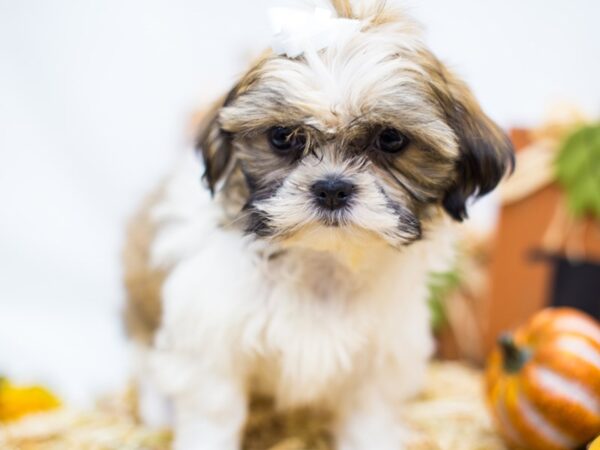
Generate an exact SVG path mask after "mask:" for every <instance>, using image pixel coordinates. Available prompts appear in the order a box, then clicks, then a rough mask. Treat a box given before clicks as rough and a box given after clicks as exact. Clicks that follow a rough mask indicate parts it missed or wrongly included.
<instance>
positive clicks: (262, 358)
mask: <svg viewBox="0 0 600 450" xmlns="http://www.w3.org/2000/svg"><path fill="white" fill-rule="evenodd" d="M193 168H194V165H193V164H189V162H188V164H184V165H183V166H182V168H181V169H180V170H179V171H178V173H177V174H176V175H175V176H174V177H173V178H172V179H171V181H170V182H169V184H168V185H167V188H166V190H165V196H164V199H163V200H162V202H161V203H160V204H159V205H158V206H157V207H156V208H155V211H154V220H155V222H156V226H157V229H158V233H157V235H156V239H155V241H154V243H153V246H152V258H153V261H154V264H155V265H158V266H161V267H163V268H168V275H167V278H166V282H165V285H164V288H163V295H162V298H163V304H162V309H163V318H162V322H161V323H162V325H161V328H160V331H159V334H158V340H157V342H159V346H161V347H162V348H163V349H166V350H167V351H169V352H179V353H185V354H189V355H194V357H195V358H198V361H199V364H198V365H199V369H198V370H207V371H215V372H216V373H218V372H219V371H232V370H233V371H238V372H240V373H242V372H243V373H244V374H245V379H246V381H247V383H249V384H250V383H252V384H255V386H258V387H259V388H260V389H265V388H266V389H267V390H269V391H270V392H271V393H273V394H275V395H276V397H277V399H278V400H279V402H280V403H281V404H283V405H286V406H289V405H298V404H303V403H307V402H311V401H315V400H320V401H322V400H327V399H330V400H333V401H335V399H336V397H338V395H339V393H340V392H341V391H343V390H344V389H347V388H348V387H349V386H351V385H352V383H353V381H354V380H358V379H359V378H361V377H362V376H369V375H368V373H367V372H368V370H372V369H373V367H378V372H379V373H384V374H388V375H389V374H390V373H393V372H394V371H406V370H408V371H410V370H411V367H414V366H413V364H412V361H411V360H412V359H413V358H415V357H416V358H418V359H419V361H420V360H422V359H423V357H426V356H427V355H429V354H430V352H431V349H432V345H431V337H430V336H429V323H428V317H429V314H428V311H427V305H426V295H427V290H426V277H427V275H428V273H429V272H430V271H432V270H434V269H435V268H436V267H434V266H435V262H436V261H431V260H430V258H428V257H430V256H431V254H432V246H434V248H435V250H434V251H433V253H434V254H436V253H437V254H438V257H440V258H441V256H440V255H441V252H442V251H444V249H442V248H440V245H441V244H440V236H432V239H433V238H434V237H437V239H436V240H435V241H434V240H425V241H423V242H419V243H415V244H413V245H412V246H410V247H407V248H406V249H405V250H404V251H401V252H398V251H397V250H393V249H391V248H389V249H388V248H386V247H385V246H382V245H379V244H375V243H373V244H370V243H368V245H362V246H361V245H358V244H351V243H348V242H344V241H343V240H341V241H340V242H338V243H337V244H335V245H338V246H339V248H338V249H337V250H342V249H345V250H343V251H338V252H336V254H338V255H341V256H338V257H333V256H331V254H330V253H327V252H324V251H315V250H314V249H302V248H298V247H297V246H293V245H292V246H288V247H285V246H284V247H279V246H278V247H276V248H275V247H273V246H272V245H270V244H265V243H261V242H260V241H253V240H251V239H249V238H246V237H244V236H243V235H242V234H241V233H240V232H238V231H237V230H234V229H226V228H220V227H219V226H218V225H217V223H218V222H217V221H218V218H219V210H218V206H216V205H215V204H214V203H213V202H212V200H211V199H210V198H209V196H208V195H207V194H205V193H204V192H203V191H202V189H201V186H199V183H198V181H197V173H199V172H195V171H194V170H193ZM334 241H335V240H331V242H334ZM442 241H444V244H445V238H444V239H442ZM332 245H333V244H332ZM446 247H448V246H447V245H446ZM437 262H438V263H439V261H437ZM223 347H226V348H234V349H236V351H235V352H234V354H233V357H232V358H224V357H223V355H222V354H221V353H220V348H223ZM404 378H406V375H404ZM395 388H396V389H395V392H401V391H402V390H403V389H398V386H396V387H395ZM406 389H408V390H410V389H411V387H410V386H407V387H406Z"/></svg>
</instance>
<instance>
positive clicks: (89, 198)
mask: <svg viewBox="0 0 600 450" xmlns="http://www.w3.org/2000/svg"><path fill="white" fill-rule="evenodd" d="M267 3H268V2H267V1H266V0H264V1H263V0H253V1H248V0H219V1H208V0H170V1H168V2H167V1H164V0H163V1H160V0H128V1H122V0H103V1H97V0H94V1H92V0H54V1H52V2H49V1H42V0H0V375H7V376H9V377H11V378H14V379H16V380H19V381H22V382H28V381H38V382H43V383H45V384H46V385H49V386H51V387H52V388H54V390H55V391H57V392H58V393H60V395H61V396H63V397H64V398H66V399H67V400H69V401H71V402H74V403H76V404H86V403H89V402H90V401H91V400H92V399H93V398H94V397H95V396H96V395H97V394H98V393H100V392H105V391H108V390H111V389H114V388H115V387H118V386H120V385H122V383H123V381H124V380H125V379H126V378H127V371H128V355H127V347H126V345H125V339H124V335H123V332H122V329H121V324H120V321H119V310H120V305H121V302H122V300H123V288H122V281H121V267H120V247H121V244H122V241H123V234H124V227H125V222H126V219H127V217H128V215H129V214H130V213H131V212H132V210H133V209H134V208H135V206H136V204H138V203H139V201H140V200H141V198H142V197H143V195H144V193H146V192H147V191H148V190H149V189H150V188H151V187H152V186H153V184H154V183H156V182H157V180H159V179H160V177H161V176H162V175H164V174H165V173H167V171H168V170H169V167H170V164H171V162H172V161H173V160H174V158H176V157H177V154H178V153H180V152H181V151H183V150H184V149H185V148H187V147H188V146H189V138H190V130H189V124H190V118H191V115H192V114H193V112H194V111H196V110H197V109H199V108H201V107H202V105H204V104H205V103H206V102H210V101H211V100H213V99H215V98H216V97H218V96H219V95H220V94H221V93H222V92H223V91H225V90H226V89H228V88H229V87H230V86H231V85H232V84H233V82H234V80H235V78H236V75H237V74H239V73H240V72H241V71H242V70H243V69H244V67H245V66H246V64H247V62H248V60H249V59H250V58H251V57H252V56H254V55H256V54H258V52H260V51H261V50H262V49H263V48H264V47H266V46H267V45H268V42H269V35H270V31H269V27H268V24H267V21H266V14H265V8H266V6H267ZM401 3H402V4H403V5H406V7H407V8H408V10H409V11H410V13H411V14H412V15H413V16H415V17H416V18H417V19H418V20H419V21H420V22H421V23H422V24H423V25H424V28H425V31H426V37H427V41H428V43H429V44H430V46H431V47H432V48H433V50H434V51H435V52H437V54H438V55H439V56H440V57H441V58H442V59H443V60H444V61H445V62H447V63H448V64H449V65H450V66H451V67H453V68H454V69H455V70H456V71H457V72H458V73H459V74H461V75H462V76H463V77H464V78H465V79H466V80H467V82H468V83H469V84H470V85H471V87H472V88H473V90H474V91H475V93H476V95H477V97H478V98H479V100H480V101H481V103H482V105H483V107H484V109H485V110H486V111H487V112H488V113H489V115H490V116H491V117H492V118H494V119H495V120H496V121H498V122H499V123H500V124H501V125H502V126H504V127H505V128H506V129H514V128H518V129H519V130H520V131H515V132H514V133H513V137H515V139H517V140H519V139H520V140H519V145H521V146H526V145H529V144H531V143H532V142H535V141H536V139H538V137H539V133H538V134H536V133H531V132H530V131H527V130H532V129H536V130H539V127H541V126H542V125H543V124H544V123H546V121H547V120H548V119H547V116H548V112H549V111H551V112H552V114H554V116H556V115H557V111H558V115H559V116H560V114H561V113H562V112H564V111H565V110H566V111H567V112H569V114H570V116H569V118H567V119H565V120H567V121H569V120H575V119H573V117H574V116H576V117H575V118H576V120H578V121H585V120H586V119H584V118H586V117H590V118H595V119H596V120H597V118H598V115H599V114H600V82H599V80H600V28H599V27H598V17H600V3H599V2H598V1H596V0H571V1H568V2H567V1H558V0H557V1H547V0H528V1H527V2H524V1H518V0H501V1H500V0H490V1H486V2H478V1H474V0H453V1H448V0H419V1H417V0H406V1H403V2H401ZM557 104H558V105H569V106H568V107H566V106H560V107H559V108H558V109H557V107H556V106H553V105H557ZM574 111H576V112H574ZM559 128H560V127H559ZM561 130H562V129H561ZM544 132H545V133H546V135H545V136H546V137H548V136H550V137H551V138H557V136H556V133H560V132H561V131H560V130H559V131H556V127H554V128H552V127H550V129H548V128H546V129H543V130H542V131H541V133H544ZM515 133H516V134H515ZM532 170H533V171H534V172H536V169H535V168H534V169H532ZM536 173H537V172H536ZM199 175H200V174H199ZM599 179H600V177H599ZM547 181H548V180H546V182H547ZM517 190H519V189H517ZM522 191H523V190H522V189H521V190H520V191H519V194H520V195H521V196H520V197H519V196H517V197H518V200H519V201H520V200H522V199H523V197H524V196H527V195H529V194H531V192H532V191H531V192H530V191H527V190H526V192H524V193H523V192H522ZM513 200H514V199H513ZM504 201H505V200H503V199H502V198H501V197H500V195H499V194H496V195H495V196H492V197H490V198H486V199H485V200H484V201H483V202H481V203H480V204H478V205H477V206H476V207H475V208H474V211H473V216H474V220H473V222H472V224H473V225H472V227H473V229H475V230H477V231H476V232H475V233H479V234H477V235H478V236H486V235H487V233H488V232H489V231H490V230H494V229H496V227H497V225H498V211H499V210H500V209H502V208H509V209H510V208H511V207H512V206H510V205H509V206H501V205H504ZM536 202H537V201H536V200H532V201H531V203H527V202H525V203H523V202H521V203H520V204H519V205H518V208H520V209H519V211H517V212H515V211H514V210H511V211H512V212H511V211H509V213H508V215H509V218H508V219H507V220H509V222H510V221H511V220H512V219H510V214H513V215H514V214H516V219H515V220H514V221H513V222H510V223H508V224H505V225H506V226H508V228H505V229H504V231H501V232H500V235H501V236H500V237H501V239H505V241H504V242H511V241H512V240H513V238H512V237H511V236H512V235H514V234H515V232H516V231H522V228H521V226H522V225H524V226H525V227H527V226H528V225H527V224H528V221H527V220H525V221H523V217H525V216H524V214H527V212H528V211H529V212H531V211H539V210H540V209H539V208H541V209H542V210H543V209H544V208H546V209H547V210H548V211H549V212H548V214H547V218H544V219H543V223H540V224H539V227H542V228H544V229H545V228H546V227H547V225H548V223H549V222H551V220H550V219H549V218H552V217H554V218H555V216H556V214H555V212H554V203H556V202H557V200H552V199H549V200H546V199H544V200H543V201H542V200H540V202H541V203H540V204H541V205H542V206H541V207H540V206H539V204H538V203H536ZM544 205H545V206H544ZM502 217H507V216H506V215H504V216H502ZM544 217H546V216H544ZM556 220H558V219H556ZM556 220H555V221H556ZM596 225H597V223H596ZM540 229H541V228H540ZM507 230H508V231H507ZM507 233H508V234H507ZM511 233H513V234H512V235H511ZM516 234H517V235H519V236H521V234H520V233H518V232H517V233H516ZM530 234H531V235H532V236H540V235H541V234H544V233H541V232H540V231H539V229H535V227H532V228H531V229H530ZM482 239H483V240H485V239H486V238H485V237H484V238H482ZM556 240H557V239H555V241H556ZM559 240H560V239H559ZM474 242H475V238H474ZM477 242H479V241H477ZM523 245H524V246H526V245H527V244H526V243H524V244H523ZM585 245H587V244H584V246H585ZM593 245H594V244H592V246H593ZM474 246H475V247H476V244H474ZM580 247H581V246H580ZM493 248H494V247H493V246H492V245H487V246H486V247H485V250H484V251H483V254H484V256H483V257H482V259H483V260H484V262H483V263H482V264H484V265H485V264H489V262H488V261H489V255H490V252H493ZM502 248H504V246H502ZM469 251H471V252H472V253H473V252H474V253H475V254H480V253H481V252H480V253H477V252H478V251H479V250H477V249H476V250H473V249H471V250H469ZM511 251H512V250H511ZM514 251H519V250H518V249H515V250H514ZM512 257H514V253H513V254H508V255H504V256H501V257H499V258H498V259H499V260H502V258H504V259H506V258H508V259H509V260H510V258H512ZM542 257H543V255H542ZM494 264H496V263H493V264H492V266H493V267H492V269H491V273H492V275H491V277H492V278H494V277H500V279H501V284H502V283H505V284H506V283H509V284H510V281H509V280H510V278H507V277H510V276H512V275H514V272H515V268H514V267H513V268H512V269H511V270H512V272H511V271H510V270H509V271H508V273H507V272H506V270H507V269H506V268H507V267H508V266H510V264H509V265H508V266H507V265H502V264H504V263H502V264H500V263H498V264H499V265H498V264H496V265H495V266H494ZM476 272H477V271H476V270H475V269H473V271H472V273H476ZM523 273H524V272H523ZM535 276H537V277H538V278H536V280H538V279H539V280H538V281H539V283H542V284H544V285H547V284H548V283H549V281H548V279H547V277H548V276H547V275H543V274H541V275H540V274H537V275H535ZM535 276H534V278H535ZM502 277H504V278H502ZM544 277H546V278H544ZM502 280H504V281H502ZM528 280H529V279H528V278H526V279H525V281H524V282H525V283H526V284H527V283H528ZM492 290H493V289H492ZM597 292H598V291H597ZM494 295H501V294H494ZM502 295H511V296H512V295H513V294H511V293H508V294H502ZM523 295H524V296H525V300H519V301H518V304H519V305H523V304H524V302H525V303H526V302H527V301H528V300H527V297H528V296H531V297H532V298H536V299H538V298H541V297H542V296H548V293H547V292H546V293H536V292H526V293H524V294H523ZM492 297H493V295H492ZM535 301H538V302H539V301H541V300H535ZM534 303H535V302H534ZM598 303H600V294H599V298H598ZM467 307H468V306H467ZM490 308H491V309H490ZM494 308H495V307H494V306H493V305H492V306H489V307H488V309H487V311H490V310H491V311H493V310H494ZM528 312H529V311H528V309H527V308H525V309H523V308H522V307H521V310H520V314H522V315H524V314H528ZM455 314H456V313H455ZM507 320H508V319H507ZM450 321H451V319H450ZM509 322H510V321H509ZM500 325H502V326H504V325H506V324H500ZM442 334H443V331H442ZM450 340H451V341H457V340H458V341H459V343H458V344H456V342H453V343H452V344H449V347H451V348H452V349H451V350H449V351H450V353H454V354H456V353H457V352H458V353H459V354H464V353H465V352H466V353H469V352H470V353H473V352H475V353H477V352H478V351H479V352H480V350H473V349H466V350H465V349H464V348H462V347H461V345H460V341H461V338H460V337H459V338H458V339H457V338H456V337H454V339H450ZM463 341H464V338H463ZM477 357H478V355H475V356H474V358H477Z"/></svg>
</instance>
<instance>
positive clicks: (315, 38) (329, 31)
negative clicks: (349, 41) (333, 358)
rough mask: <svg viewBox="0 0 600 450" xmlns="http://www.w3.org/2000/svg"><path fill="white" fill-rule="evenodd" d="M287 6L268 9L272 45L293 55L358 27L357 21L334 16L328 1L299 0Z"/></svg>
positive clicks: (320, 46)
mask: <svg viewBox="0 0 600 450" xmlns="http://www.w3.org/2000/svg"><path fill="white" fill-rule="evenodd" d="M288 3H289V5H288V6H274V7H271V8H269V10H268V15H269V21H270V22H271V26H272V28H273V38H272V43H271V47H272V48H273V51H274V52H276V53H277V54H280V55H286V56H288V57H290V58H294V57H296V56H299V55H301V54H303V53H304V52H306V51H319V50H321V49H323V48H326V47H328V46H329V45H331V44H332V43H333V42H335V41H336V40H338V39H340V38H342V37H343V36H347V35H349V34H352V33H354V32H356V31H358V30H359V29H360V21H359V20H353V19H345V18H341V17H338V16H337V13H336V12H335V10H334V8H333V7H332V6H331V4H330V3H329V1H327V0H300V1H294V2H288Z"/></svg>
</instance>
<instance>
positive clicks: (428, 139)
mask: <svg viewBox="0 0 600 450" xmlns="http://www.w3.org/2000/svg"><path fill="white" fill-rule="evenodd" d="M361 18H362V17H361ZM363 20H364V18H363ZM364 23H365V25H364V26H363V28H362V30H361V32H359V33H356V34H355V35H353V36H350V37H348V38H347V39H345V40H344V41H343V42H337V43H336V44H335V45H332V46H330V47H328V48H326V49H325V50H322V51H320V52H318V53H310V52H308V53H305V54H304V55H303V56H301V57H298V58H294V59H291V58H287V57H284V56H277V55H267V56H265V57H263V58H262V59H261V60H260V61H259V62H258V63H257V64H256V65H255V66H254V67H252V68H251V69H250V70H249V71H248V73H247V74H246V75H245V76H244V77H242V79H241V80H240V82H239V83H238V84H237V85H236V86H235V87H234V88H233V89H232V91H231V92H230V93H229V95H228V96H227V97H226V98H225V99H224V101H223V102H222V103H220V104H219V105H218V107H217V108H215V110H214V113H213V114H212V115H210V116H209V117H208V119H207V121H206V123H205V124H204V126H203V129H202V132H201V137H200V140H199V147H200V149H201V151H202V154H203V156H204V162H205V167H206V173H205V176H206V179H207V181H208V183H209V185H210V187H211V189H213V190H214V189H218V188H217V187H218V186H220V188H219V189H222V190H225V191H226V190H228V189H236V190H237V191H240V189H241V192H242V194H241V196H242V197H243V205H241V204H240V214H242V215H243V217H244V218H245V219H246V228H247V231H249V232H251V233H254V234H255V235H257V236H260V237H265V238H273V239H290V238H293V237H294V236H296V235H299V234H303V233H306V232H307V230H320V229H330V230H331V229H335V230H339V231H340V232H342V231H348V230H350V231H352V232H361V233H366V234H369V235H371V236H376V237H377V238H380V239H383V240H384V241H385V242H386V243H388V244H391V245H392V246H394V247H400V246H402V245H406V244H409V243H411V242H414V241H415V240H418V239H419V238H420V237H421V236H422V234H423V231H424V230H425V229H426V228H427V227H426V225H427V221H428V220H430V219H431V218H432V216H433V215H435V214H434V212H435V211H439V210H440V209H444V210H445V211H446V212H447V213H448V214H449V215H450V216H452V217H453V218H454V219H456V220H462V219H463V218H464V217H465V216H466V202H467V200H468V199H469V197H471V196H474V195H483V194H485V193H487V192H489V191H490V190H491V189H493V188H494V187H495V186H496V184H497V183H498V182H499V180H500V179H501V177H502V176H503V175H504V173H505V172H506V171H507V169H508V168H509V167H510V166H511V164H512V148H511V145H510V143H509V141H508V139H507V138H506V137H505V135H504V134H503V133H502V132H501V131H500V130H499V128H498V127H497V126H496V125H495V124H494V123H493V122H491V121H490V120H489V119H488V118H487V117H486V116H485V115H484V113H483V112H482V111H481V109H480V108H479V106H478V104H477V103H476V101H475V100H474V98H473V96H472V95H471V93H470V92H469V90H468V89H467V87H466V86H465V85H464V84H463V83H462V82H460V81H459V80H457V79H456V78H455V77H454V75H452V74H451V73H450V72H449V71H448V70H447V69H446V68H445V67H444V66H443V65H442V64H441V63H440V62H439V61H438V60H437V59H436V58H435V57H434V56H433V55H432V54H431V53H430V52H429V51H428V50H427V49H426V48H425V47H424V46H423V44H422V43H421V42H420V40H419V39H418V37H417V35H416V34H415V32H414V30H413V28H412V26H411V25H410V24H409V23H407V22H406V21H405V19H403V18H402V17H401V16H397V15H395V14H393V13H391V12H389V11H384V10H381V9H379V10H378V13H377V14H374V15H372V17H370V18H369V19H367V20H365V22H364ZM231 180H237V181H236V182H233V181H231ZM241 186H242V187H241ZM440 207H441V208H440Z"/></svg>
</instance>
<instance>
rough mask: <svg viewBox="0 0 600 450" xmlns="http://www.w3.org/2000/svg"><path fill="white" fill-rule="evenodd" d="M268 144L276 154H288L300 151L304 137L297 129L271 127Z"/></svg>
mask: <svg viewBox="0 0 600 450" xmlns="http://www.w3.org/2000/svg"><path fill="white" fill-rule="evenodd" d="M268 138H269V143H270V144H271V147H273V148H274V149H275V150H276V151H277V152H280V153H290V152H296V151H299V150H302V149H303V148H304V146H305V145H306V136H305V135H304V133H303V132H302V130H299V129H297V128H289V127H273V128H271V129H270V130H269V133H268Z"/></svg>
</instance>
